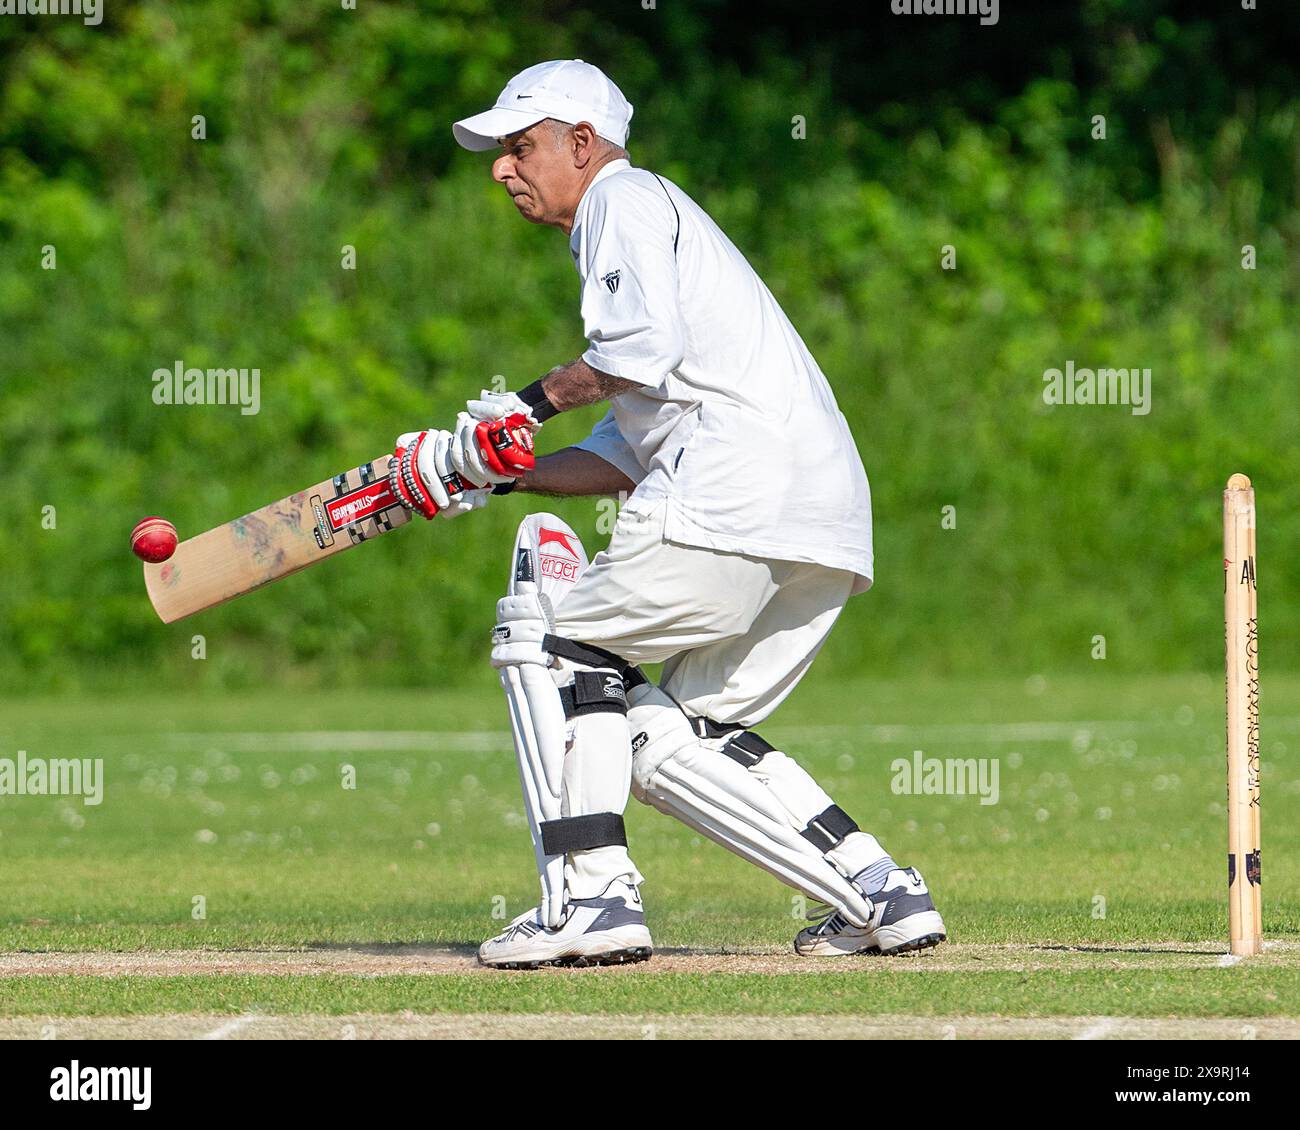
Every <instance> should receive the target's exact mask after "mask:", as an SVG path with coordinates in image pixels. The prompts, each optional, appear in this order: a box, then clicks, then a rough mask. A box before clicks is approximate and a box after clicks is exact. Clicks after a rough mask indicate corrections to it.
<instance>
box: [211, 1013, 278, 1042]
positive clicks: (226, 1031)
mask: <svg viewBox="0 0 1300 1130" xmlns="http://www.w3.org/2000/svg"><path fill="white" fill-rule="evenodd" d="M261 1019H263V1018H262V1017H260V1016H240V1017H238V1018H237V1019H235V1020H231V1021H230V1022H229V1023H227V1024H223V1025H221V1027H220V1028H213V1029H212V1031H211V1032H204V1033H203V1035H202V1036H200V1037H199V1039H200V1040H224V1039H225V1038H226V1037H227V1036H232V1035H234V1034H235V1033H236V1032H238V1031H239V1030H240V1029H241V1028H243V1027H244V1025H246V1024H251V1023H253V1021H255V1020H261Z"/></svg>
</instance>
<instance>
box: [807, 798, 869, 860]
mask: <svg viewBox="0 0 1300 1130" xmlns="http://www.w3.org/2000/svg"><path fill="white" fill-rule="evenodd" d="M857 830H858V825H857V822H856V821H855V820H854V819H853V817H851V816H850V815H849V814H848V813H847V812H845V811H844V809H842V808H841V807H840V806H839V805H838V804H832V805H831V806H830V808H828V809H827V810H826V811H825V812H823V813H822V814H821V815H820V816H814V817H813V818H812V819H811V820H809V821H808V827H806V828H805V829H804V830H803V831H802V832H800V833H799V835H801V836H802V837H803V838H804V839H805V840H807V841H808V842H809V843H810V844H812V845H813V847H815V848H817V849H818V850H819V851H823V852H826V851H830V850H831V848H833V847H838V846H839V845H840V844H841V843H842V842H843V841H844V837H845V836H848V835H851V834H852V833H854V832H856V831H857Z"/></svg>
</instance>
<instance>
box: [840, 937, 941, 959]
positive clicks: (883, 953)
mask: <svg viewBox="0 0 1300 1130" xmlns="http://www.w3.org/2000/svg"><path fill="white" fill-rule="evenodd" d="M947 940H948V935H947V934H922V935H921V936H920V937H919V938H912V939H911V940H910V941H907V942H903V943H901V944H900V945H897V946H890V947H889V949H887V950H882V949H881V948H880V947H879V946H874V947H872V948H871V949H869V950H858V952H859V953H866V954H875V955H877V956H879V957H893V956H895V955H896V954H900V953H913V952H915V951H916V950H928V949H930V948H931V947H932V946H937V945H938V944H939V943H940V942H946V941H947Z"/></svg>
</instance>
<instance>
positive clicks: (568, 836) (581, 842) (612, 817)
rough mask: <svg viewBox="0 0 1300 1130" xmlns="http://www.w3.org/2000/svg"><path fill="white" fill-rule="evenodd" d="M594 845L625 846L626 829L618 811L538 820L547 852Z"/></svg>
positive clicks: (580, 849) (564, 853) (553, 853)
mask: <svg viewBox="0 0 1300 1130" xmlns="http://www.w3.org/2000/svg"><path fill="white" fill-rule="evenodd" d="M598 847H627V831H626V830H625V829H624V827H623V817H621V816H619V815H618V813H616V812H595V813H592V814H591V815H590V816H566V817H565V818H564V819H562V820H547V821H546V822H545V823H543V824H542V850H543V851H544V852H546V854H547V855H568V854H569V852H571V851H587V850H588V849H590V848H598Z"/></svg>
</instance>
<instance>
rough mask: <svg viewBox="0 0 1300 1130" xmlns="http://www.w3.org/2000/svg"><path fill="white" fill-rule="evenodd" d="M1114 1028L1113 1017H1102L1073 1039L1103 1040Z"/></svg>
mask: <svg viewBox="0 0 1300 1130" xmlns="http://www.w3.org/2000/svg"><path fill="white" fill-rule="evenodd" d="M1114 1028H1115V1019H1114V1017H1111V1016H1103V1017H1102V1018H1101V1019H1100V1020H1098V1021H1097V1023H1096V1024H1090V1025H1089V1026H1088V1027H1087V1028H1085V1029H1084V1030H1083V1031H1082V1032H1080V1033H1079V1034H1078V1035H1077V1036H1075V1037H1074V1038H1075V1039H1076V1040H1104V1039H1105V1038H1106V1037H1107V1036H1108V1035H1110V1033H1111V1032H1112V1031H1113V1030H1114Z"/></svg>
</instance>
